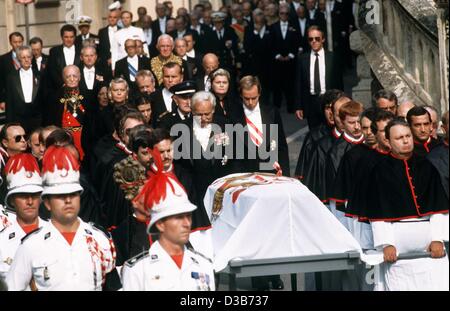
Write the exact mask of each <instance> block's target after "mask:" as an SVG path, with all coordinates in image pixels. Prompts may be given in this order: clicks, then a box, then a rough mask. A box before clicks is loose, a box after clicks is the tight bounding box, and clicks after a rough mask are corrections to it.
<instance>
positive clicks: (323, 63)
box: [309, 48, 326, 95]
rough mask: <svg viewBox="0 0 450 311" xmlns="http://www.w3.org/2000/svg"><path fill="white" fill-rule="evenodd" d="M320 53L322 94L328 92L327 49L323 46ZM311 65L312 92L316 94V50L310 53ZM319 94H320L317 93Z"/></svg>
mask: <svg viewBox="0 0 450 311" xmlns="http://www.w3.org/2000/svg"><path fill="white" fill-rule="evenodd" d="M318 53H319V73H320V94H324V93H325V92H326V85H325V50H324V49H323V48H322V49H320V51H319V52H318ZM310 55H311V56H310V65H309V72H310V82H309V83H310V92H311V94H314V65H315V63H316V55H315V52H314V51H311V54H310ZM315 95H319V94H315Z"/></svg>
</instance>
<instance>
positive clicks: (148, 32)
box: [143, 28, 153, 44]
mask: <svg viewBox="0 0 450 311" xmlns="http://www.w3.org/2000/svg"><path fill="white" fill-rule="evenodd" d="M143 31H144V36H145V41H146V42H147V44H150V43H152V40H153V30H152V29H151V28H148V29H144V30H143Z"/></svg>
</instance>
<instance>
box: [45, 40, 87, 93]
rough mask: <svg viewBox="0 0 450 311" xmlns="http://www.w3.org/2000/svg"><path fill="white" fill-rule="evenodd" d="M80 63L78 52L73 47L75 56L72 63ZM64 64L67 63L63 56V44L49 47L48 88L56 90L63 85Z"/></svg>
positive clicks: (76, 64)
mask: <svg viewBox="0 0 450 311" xmlns="http://www.w3.org/2000/svg"><path fill="white" fill-rule="evenodd" d="M80 63H81V60H80V52H79V51H78V50H77V49H76V48H75V58H74V62H73V65H75V66H79V65H80ZM66 66H67V64H66V59H65V58H64V50H63V45H58V46H55V47H53V48H51V49H50V56H49V59H48V66H47V73H48V75H47V76H48V79H49V81H48V83H49V84H48V87H49V88H52V89H54V90H57V89H59V88H61V87H62V86H63V84H64V80H63V69H64V68H65V67H66Z"/></svg>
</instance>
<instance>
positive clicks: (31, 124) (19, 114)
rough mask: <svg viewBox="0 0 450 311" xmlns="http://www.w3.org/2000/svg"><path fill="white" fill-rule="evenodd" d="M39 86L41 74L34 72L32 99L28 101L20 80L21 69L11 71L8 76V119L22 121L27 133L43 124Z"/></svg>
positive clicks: (9, 120) (8, 120)
mask: <svg viewBox="0 0 450 311" xmlns="http://www.w3.org/2000/svg"><path fill="white" fill-rule="evenodd" d="M39 86H40V82H39V76H38V74H37V73H36V72H33V90H32V101H31V103H26V102H25V97H24V94H23V91H22V84H21V81H20V70H15V71H13V72H11V73H10V74H9V75H8V77H7V82H6V88H7V90H8V92H7V93H6V121H7V122H8V123H9V122H17V123H20V124H21V125H22V127H23V128H24V129H25V131H26V132H27V133H30V132H31V131H32V130H34V129H35V128H37V127H39V126H41V122H42V115H41V114H42V109H41V101H40V98H41V97H40V87H39Z"/></svg>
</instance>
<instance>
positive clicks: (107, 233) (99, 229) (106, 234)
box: [89, 222, 111, 239]
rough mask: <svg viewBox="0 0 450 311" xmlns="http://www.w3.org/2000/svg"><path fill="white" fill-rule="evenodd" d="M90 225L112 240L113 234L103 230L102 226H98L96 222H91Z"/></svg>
mask: <svg viewBox="0 0 450 311" xmlns="http://www.w3.org/2000/svg"><path fill="white" fill-rule="evenodd" d="M89 224H90V225H91V226H92V228H93V229H95V230H97V231H100V232H102V233H103V234H104V235H105V236H106V237H107V238H108V239H111V233H109V231H108V230H106V229H105V228H103V227H102V226H100V225H97V224H96V223H94V222H90V223H89Z"/></svg>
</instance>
